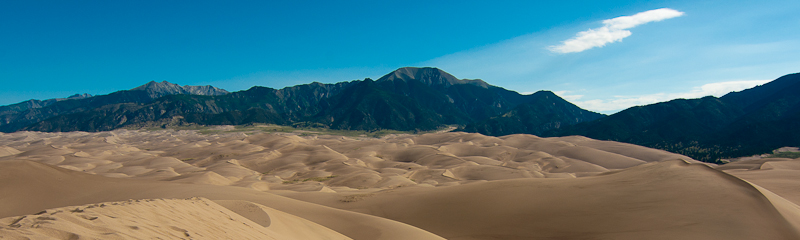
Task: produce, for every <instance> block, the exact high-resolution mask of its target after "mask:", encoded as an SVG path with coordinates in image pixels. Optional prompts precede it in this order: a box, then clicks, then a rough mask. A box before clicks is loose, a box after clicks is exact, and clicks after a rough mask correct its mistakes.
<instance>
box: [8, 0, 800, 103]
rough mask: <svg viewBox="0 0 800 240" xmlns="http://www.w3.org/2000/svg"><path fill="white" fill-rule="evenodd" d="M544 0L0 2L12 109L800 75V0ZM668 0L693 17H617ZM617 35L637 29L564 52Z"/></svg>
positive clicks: (689, 88)
mask: <svg viewBox="0 0 800 240" xmlns="http://www.w3.org/2000/svg"><path fill="white" fill-rule="evenodd" d="M542 2H544V1H492V2H488V1H347V2H338V1H286V2H272V1H236V2H234V3H231V2H223V1H219V2H211V1H0V36H2V37H0V82H1V83H2V85H1V86H2V87H0V105H6V104H12V103H16V102H20V101H24V100H28V99H48V98H56V97H66V96H69V95H72V94H75V93H90V94H95V95H96V94H107V93H110V92H113V91H117V90H122V89H130V88H134V87H136V86H139V85H142V84H144V83H146V82H148V81H152V80H154V81H164V80H166V81H169V82H172V83H177V84H181V85H207V84H210V85H214V86H216V87H221V88H224V89H227V90H229V91H237V90H243V89H247V88H250V87H251V86H254V85H260V86H267V87H273V88H281V87H285V86H291V85H296V84H303V83H308V82H312V81H319V82H325V83H333V82H340V81H349V80H355V79H364V78H367V77H369V78H373V79H375V78H378V77H380V76H382V75H383V74H386V73H388V72H390V71H392V70H394V69H396V68H399V67H404V66H431V67H439V68H441V69H443V70H445V71H447V72H450V73H452V74H453V75H455V76H456V77H459V78H469V79H475V78H480V79H483V80H485V81H487V82H489V83H490V84H493V85H497V86H501V87H505V88H508V89H511V90H515V91H518V92H522V93H529V92H535V91H537V90H543V89H544V90H552V91H555V92H556V93H558V94H559V95H561V96H562V97H565V98H566V99H568V100H570V101H572V102H574V103H576V104H577V105H579V106H581V107H584V108H586V109H590V110H594V111H599V112H603V113H613V112H616V111H619V110H622V109H624V108H627V107H630V106H634V105H642V104H648V103H653V102H657V101H664V100H669V99H673V98H690V97H702V96H704V95H717V96H719V95H721V94H724V92H726V91H730V90H741V89H744V88H747V87H752V86H754V85H755V84H760V83H764V82H765V81H767V80H772V79H775V78H777V77H780V76H782V75H785V74H789V73H794V72H800V57H799V56H800V1H796V0H786V1H758V2H756V1H571V2H566V1H547V2H548V3H542ZM662 8H668V9H670V10H672V11H676V12H680V14H679V16H675V15H674V14H673V16H670V17H668V18H664V19H660V21H653V19H652V18H647V16H645V17H644V18H641V17H642V16H644V15H646V14H644V15H638V16H639V17H640V19H645V20H642V21H639V22H638V24H634V25H632V26H628V25H626V26H623V27H620V26H621V25H619V24H617V25H615V24H613V22H614V21H611V23H609V21H604V20H608V19H614V18H618V17H623V16H633V15H635V14H637V13H642V12H646V11H650V10H656V9H662ZM656 18H658V17H656ZM624 19H627V20H630V19H631V18H623V20H624ZM648 19H649V20H648ZM618 20H619V19H618ZM656 20H659V19H656ZM604 27H605V30H603V28H604ZM608 29H612V30H611V32H610V33H612V35H613V34H617V35H616V36H619V34H622V36H626V35H627V37H624V38H619V37H617V38H610V39H611V40H614V39H616V40H617V41H612V42H607V41H606V43H605V45H603V46H597V47H591V48H588V49H585V50H582V51H573V52H568V53H563V52H559V51H556V50H555V49H557V46H559V45H560V44H563V43H564V42H565V41H568V40H570V39H574V38H576V37H577V36H578V34H579V33H580V32H587V31H594V33H595V34H596V33H598V32H600V33H602V32H603V31H606V33H608ZM620 31H622V32H620ZM625 31H628V34H629V35H628V34H625ZM584 35H587V34H584ZM588 35H590V36H589V37H591V36H593V35H591V34H588ZM598 36H599V37H600V39H599V40H598V39H596V38H595V39H594V40H595V41H600V43H603V41H604V40H603V37H604V36H605V35H602V34H601V35H598ZM605 37H608V36H605Z"/></svg>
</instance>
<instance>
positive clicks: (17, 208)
mask: <svg viewBox="0 0 800 240" xmlns="http://www.w3.org/2000/svg"><path fill="white" fill-rule="evenodd" d="M0 196H3V197H2V198H0V217H13V216H21V215H30V214H35V213H37V212H39V211H41V210H43V209H51V208H60V207H65V206H78V205H85V204H92V203H102V202H113V201H126V200H127V199H160V198H181V199H183V198H190V197H203V198H208V199H211V200H214V201H217V200H236V201H248V202H252V203H257V204H261V205H264V206H267V207H269V208H272V209H276V210H278V211H282V212H285V213H287V214H291V215H294V216H297V217H299V218H303V219H306V220H309V221H312V222H314V223H316V224H319V225H322V226H324V227H326V228H330V229H332V230H333V231H336V232H339V233H341V234H343V235H345V236H347V237H350V238H353V239H409V237H410V238H412V239H442V238H441V237H438V236H436V235H433V234H431V233H428V232H426V231H424V230H421V229H419V228H416V227H413V226H410V225H407V224H404V223H400V222H396V221H393V220H389V219H385V218H380V217H375V216H370V215H366V214H361V213H355V212H350V211H345V210H338V209H333V208H329V207H324V206H320V205H316V204H311V203H306V202H302V201H297V200H293V199H289V198H285V197H281V196H278V195H274V194H270V193H266V192H260V191H256V190H253V189H249V188H241V187H230V186H214V185H201V184H181V183H171V182H159V181H149V180H134V179H127V178H109V177H103V176H97V175H91V174H86V173H82V172H76V171H72V170H68V169H63V168H57V167H52V166H48V165H44V164H41V163H36V162H33V161H14V160H8V161H0ZM223 205H226V206H230V204H228V203H227V202H223ZM234 211H238V210H234ZM295 222H296V221H295ZM288 223H291V222H288Z"/></svg>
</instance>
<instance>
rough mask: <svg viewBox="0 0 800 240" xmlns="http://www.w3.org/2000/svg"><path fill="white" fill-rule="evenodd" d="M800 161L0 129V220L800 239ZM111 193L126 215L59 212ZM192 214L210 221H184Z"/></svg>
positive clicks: (289, 235)
mask: <svg viewBox="0 0 800 240" xmlns="http://www.w3.org/2000/svg"><path fill="white" fill-rule="evenodd" d="M228 130H234V129H228ZM796 171H800V161H797V160H790V159H767V160H764V159H762V160H758V161H741V162H737V163H734V164H726V165H721V166H715V165H711V164H702V163H698V162H697V161H694V160H693V159H690V158H688V157H686V156H682V155H678V154H673V153H668V152H665V151H661V150H655V149H650V148H645V147H641V146H636V145H631V144H624V143H617V142H610V141H598V140H593V139H588V138H584V137H579V136H570V137H560V138H540V137H536V136H532V135H509V136H504V137H489V136H483V135H480V134H470V133H433V134H423V135H389V136H386V137H383V138H366V137H364V138H361V137H342V136H326V135H305V136H299V135H298V134H291V133H272V134H269V133H256V132H250V133H243V132H230V133H219V134H201V133H199V132H197V131H173V130H161V131H132V130H116V131H112V132H99V133H84V132H70V133H39V132H17V133H11V134H0V196H2V197H0V218H5V219H4V220H3V221H4V222H3V223H5V222H8V221H11V222H13V221H16V220H15V219H19V217H21V216H26V217H25V218H24V219H27V220H26V221H29V222H22V223H24V224H27V225H24V224H20V225H19V226H9V225H13V224H12V223H10V222H9V223H8V224H0V225H2V229H0V231H3V232H2V234H0V236H16V237H19V236H49V235H47V234H56V233H57V234H56V235H57V236H56V235H53V236H56V237H63V236H67V237H66V238H68V237H69V236H72V235H70V234H74V235H77V236H82V237H89V238H91V237H94V238H102V237H98V236H104V235H101V234H104V233H108V232H114V233H115V234H117V235H119V236H121V238H133V237H130V236H134V235H130V234H135V233H137V232H136V231H134V230H135V229H131V228H129V227H127V226H128V225H126V224H128V222H125V221H134V220H136V221H137V222H139V223H141V224H140V225H137V226H139V229H140V230H141V231H140V232H142V234H144V235H141V236H162V237H164V238H169V237H181V235H180V234H183V233H185V232H186V231H188V233H189V234H190V235H191V234H194V233H197V234H207V235H202V236H215V235H210V234H212V233H209V232H203V231H209V229H210V228H203V227H202V226H204V225H203V224H211V223H213V222H219V221H229V223H230V224H228V225H224V226H219V228H220V229H226V230H225V231H238V230H234V229H238V228H240V227H242V226H245V223H246V224H247V226H252V228H251V229H248V230H247V231H244V230H242V231H243V232H242V234H245V235H242V236H235V237H234V236H232V235H231V236H227V235H226V236H224V238H234V239H246V238H248V237H250V236H264V237H262V238H261V239H269V238H267V237H274V238H277V239H347V238H351V239H443V238H446V239H800V234H798V227H800V207H798V205H797V204H798V202H800V193H798V192H800V191H797V190H798V189H800V177H798V176H800V174H798V172H796ZM197 197H200V198H201V199H197ZM189 198H194V199H189ZM129 199H135V200H145V201H139V202H136V201H128V200H129ZM146 199H149V200H146ZM175 199H181V200H175ZM187 199H189V200H187ZM206 199H210V200H206ZM120 201H122V202H120ZM100 203H106V204H105V206H109V207H105V208H92V209H96V211H101V212H96V213H95V214H97V215H98V216H100V215H103V216H118V215H125V217H128V218H121V219H111V220H108V221H105V220H104V221H103V222H102V223H99V222H97V221H89V220H86V219H83V220H81V218H80V217H79V216H78V217H76V216H77V215H75V213H71V212H66V211H62V212H58V211H59V210H58V209H62V210H63V209H68V208H65V207H68V206H84V207H83V208H86V206H85V205H87V204H94V205H97V204H100ZM202 206H205V207H202ZM73 208H78V207H73ZM45 209H50V210H47V212H48V214H50V213H54V214H55V215H53V216H57V217H52V218H55V220H49V219H48V220H42V221H46V223H44V225H41V224H40V225H36V224H37V222H36V221H39V220H36V219H37V218H38V217H39V215H34V214H36V213H39V212H40V211H42V210H45ZM134 209H135V210H134ZM218 209H223V210H220V211H217V210H218ZM92 211H95V210H92ZM56 212H58V213H56ZM134 212H142V213H143V215H133V214H132V213H134ZM166 212H180V213H181V214H188V215H181V214H176V215H175V216H173V217H174V218H168V219H159V217H158V216H159V214H166ZM221 213H224V214H227V215H228V216H234V215H235V216H237V217H236V220H235V221H233V220H230V219H228V218H225V217H224V214H223V215H219V214H221ZM192 214H194V215H198V214H199V215H203V214H208V217H207V218H206V219H210V220H198V219H194V220H197V221H198V222H192V221H194V220H192V221H187V224H190V225H192V226H182V225H181V226H179V225H176V224H178V223H177V222H180V221H179V219H182V218H189V217H188V216H194V215H192ZM127 215H131V216H127ZM203 216H205V215H203ZM218 218H219V219H220V220H214V219H218ZM9 219H10V220H9ZM170 219H171V220H170ZM225 219H228V220H225ZM40 220H41V219H40ZM173 220H174V221H173ZM87 221H88V222H87ZM169 221H173V222H169ZM14 224H17V223H14ZM237 224H239V225H237ZM23 225H24V226H27V227H24V226H23ZM34 225H36V226H45V225H46V226H48V227H51V228H52V229H54V230H42V229H36V228H33V226H34ZM195 225H196V226H195ZM86 226H92V227H89V228H87V227H86ZM169 226H176V228H179V229H183V230H186V231H182V230H181V231H172V230H168V229H169ZM165 229H167V230H165ZM144 232H147V233H146V234H145V233H144ZM25 234H27V235H25ZM36 234H38V235H36ZM58 234H60V235H58ZM126 234H128V235H126ZM170 234H172V235H170ZM192 236H200V235H192ZM211 238H216V237H211Z"/></svg>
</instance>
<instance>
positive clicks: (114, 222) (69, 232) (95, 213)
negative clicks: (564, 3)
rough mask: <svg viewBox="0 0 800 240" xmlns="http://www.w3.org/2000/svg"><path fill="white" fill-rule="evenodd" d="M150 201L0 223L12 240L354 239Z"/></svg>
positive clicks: (205, 207) (238, 211) (195, 204)
mask: <svg viewBox="0 0 800 240" xmlns="http://www.w3.org/2000/svg"><path fill="white" fill-rule="evenodd" d="M221 204H222V205H224V206H226V207H222V206H220V205H219V204H217V203H215V202H212V201H210V200H208V199H203V198H191V199H185V200H176V199H145V200H128V201H123V202H106V203H97V204H90V205H83V206H71V207H62V208H54V209H48V210H45V211H42V212H39V213H36V214H34V215H25V216H15V217H7V218H3V219H0V224H1V225H2V227H0V236H3V238H9V239H274V240H284V239H286V240H290V239H297V240H304V239H351V238H348V237H346V236H344V235H342V234H340V233H337V232H335V231H333V230H330V229H328V228H325V227H323V226H320V225H318V224H316V223H313V222H310V221H308V220H304V219H302V218H298V217H295V216H292V215H289V214H286V213H283V212H280V211H277V210H274V209H271V208H267V207H264V206H261V205H259V204H255V203H251V202H245V201H221ZM226 208H228V209H226Z"/></svg>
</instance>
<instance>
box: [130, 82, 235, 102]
mask: <svg viewBox="0 0 800 240" xmlns="http://www.w3.org/2000/svg"><path fill="white" fill-rule="evenodd" d="M131 91H146V92H147V93H148V95H150V97H151V98H159V97H163V96H166V95H173V94H192V95H207V96H216V95H225V94H228V91H225V89H221V88H216V87H213V86H210V85H205V86H189V85H185V86H181V85H178V84H174V83H170V82H167V81H161V82H156V81H150V82H148V83H146V84H144V85H142V86H138V87H136V88H133V89H131Z"/></svg>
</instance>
